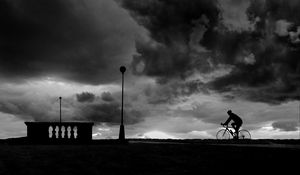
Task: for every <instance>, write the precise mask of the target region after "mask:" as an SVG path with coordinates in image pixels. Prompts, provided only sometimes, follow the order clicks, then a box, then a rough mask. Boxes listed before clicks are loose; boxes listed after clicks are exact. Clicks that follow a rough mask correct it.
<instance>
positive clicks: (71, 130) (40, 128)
mask: <svg viewBox="0 0 300 175" xmlns="http://www.w3.org/2000/svg"><path fill="white" fill-rule="evenodd" d="M25 124H26V126H27V138H28V139H29V140H30V141H32V142H47V143H51V142H53V143H59V142H79V143H83V142H89V141H91V140H92V131H93V125H94V123H92V122H25Z"/></svg>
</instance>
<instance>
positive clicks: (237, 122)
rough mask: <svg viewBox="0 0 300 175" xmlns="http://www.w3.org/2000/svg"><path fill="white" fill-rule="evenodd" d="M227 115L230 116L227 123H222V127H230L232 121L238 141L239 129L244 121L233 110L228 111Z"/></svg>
mask: <svg viewBox="0 0 300 175" xmlns="http://www.w3.org/2000/svg"><path fill="white" fill-rule="evenodd" d="M227 114H228V115H229V118H228V119H227V120H226V122H225V123H221V125H228V123H229V122H230V121H231V120H232V121H233V122H232V123H231V126H232V128H233V129H234V130H235V139H237V138H238V132H239V129H240V127H241V126H242V124H243V120H242V119H241V118H240V117H239V116H238V115H236V114H235V113H233V112H232V111H231V110H228V111H227Z"/></svg>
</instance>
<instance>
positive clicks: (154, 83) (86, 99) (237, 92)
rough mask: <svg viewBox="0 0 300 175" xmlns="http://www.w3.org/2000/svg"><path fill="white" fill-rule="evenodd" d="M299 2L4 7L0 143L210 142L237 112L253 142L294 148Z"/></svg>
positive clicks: (20, 3) (86, 2)
mask: <svg viewBox="0 0 300 175" xmlns="http://www.w3.org/2000/svg"><path fill="white" fill-rule="evenodd" d="M299 8H300V1H298V0H189V1H184V0H51V1H47V0H2V1H0V21H1V27H0V138H10V137H23V136H26V126H25V124H24V122H25V121H59V100H58V97H60V96H61V97H62V120H63V121H89V122H94V123H95V125H94V127H93V138H94V139H111V138H118V132H119V124H120V112H121V111H120V107H121V77H122V76H121V73H120V71H119V67H120V66H122V65H124V66H126V68H127V70H126V72H125V95H124V109H125V111H124V122H125V133H126V137H127V138H173V139H214V138H215V135H216V132H217V131H218V129H220V128H221V126H220V123H221V122H224V121H225V120H226V119H227V117H228V115H227V113H226V112H227V110H229V109H231V110H232V111H233V112H234V113H236V114H238V115H239V116H240V117H241V118H242V119H243V121H244V124H243V126H242V128H244V129H247V130H249V131H250V132H251V134H252V138H255V139H263V138H266V139H297V138H299V136H300V135H299V109H300V108H299V104H300V103H299V99H300V95H299V94H300V88H299V85H300V60H299V57H300V13H298V9H299Z"/></svg>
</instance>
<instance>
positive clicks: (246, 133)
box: [239, 129, 251, 139]
mask: <svg viewBox="0 0 300 175" xmlns="http://www.w3.org/2000/svg"><path fill="white" fill-rule="evenodd" d="M239 139H251V134H250V132H249V131H247V130H245V129H242V130H240V131H239Z"/></svg>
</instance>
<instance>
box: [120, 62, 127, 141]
mask: <svg viewBox="0 0 300 175" xmlns="http://www.w3.org/2000/svg"><path fill="white" fill-rule="evenodd" d="M125 71H126V67H125V66H121V67H120V72H121V73H122V107H121V125H120V132H119V140H120V141H124V140H125V129H124V119H123V118H124V111H123V106H124V105H123V104H124V73H125Z"/></svg>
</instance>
